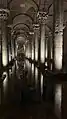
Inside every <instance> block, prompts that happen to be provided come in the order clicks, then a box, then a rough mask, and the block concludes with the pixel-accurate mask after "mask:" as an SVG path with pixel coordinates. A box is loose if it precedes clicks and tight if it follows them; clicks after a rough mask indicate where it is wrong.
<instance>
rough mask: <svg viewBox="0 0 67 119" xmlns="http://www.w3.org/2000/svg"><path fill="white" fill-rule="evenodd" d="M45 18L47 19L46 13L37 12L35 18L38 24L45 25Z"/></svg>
mask: <svg viewBox="0 0 67 119" xmlns="http://www.w3.org/2000/svg"><path fill="white" fill-rule="evenodd" d="M47 17H48V14H47V12H43V11H38V13H37V18H38V21H39V22H40V23H45V20H46V19H47Z"/></svg>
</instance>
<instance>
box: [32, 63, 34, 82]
mask: <svg viewBox="0 0 67 119" xmlns="http://www.w3.org/2000/svg"><path fill="white" fill-rule="evenodd" d="M33 83H34V64H32V84H33Z"/></svg>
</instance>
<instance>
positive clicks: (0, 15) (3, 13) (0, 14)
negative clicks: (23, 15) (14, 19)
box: [0, 8, 10, 20]
mask: <svg viewBox="0 0 67 119" xmlns="http://www.w3.org/2000/svg"><path fill="white" fill-rule="evenodd" d="M9 14H10V11H9V10H8V9H3V8H0V19H2V20H7V19H8V16H9Z"/></svg>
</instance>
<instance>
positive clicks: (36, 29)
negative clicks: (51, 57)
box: [33, 24, 39, 61]
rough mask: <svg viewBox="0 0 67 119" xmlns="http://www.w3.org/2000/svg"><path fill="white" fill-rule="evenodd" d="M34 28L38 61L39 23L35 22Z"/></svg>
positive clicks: (36, 58)
mask: <svg viewBox="0 0 67 119" xmlns="http://www.w3.org/2000/svg"><path fill="white" fill-rule="evenodd" d="M33 28H34V45H35V46H34V49H35V51H34V52H35V53H34V54H35V61H38V30H39V24H33Z"/></svg>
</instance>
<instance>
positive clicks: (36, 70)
mask: <svg viewBox="0 0 67 119" xmlns="http://www.w3.org/2000/svg"><path fill="white" fill-rule="evenodd" d="M37 85H38V68H37V67H35V87H36V88H37Z"/></svg>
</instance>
